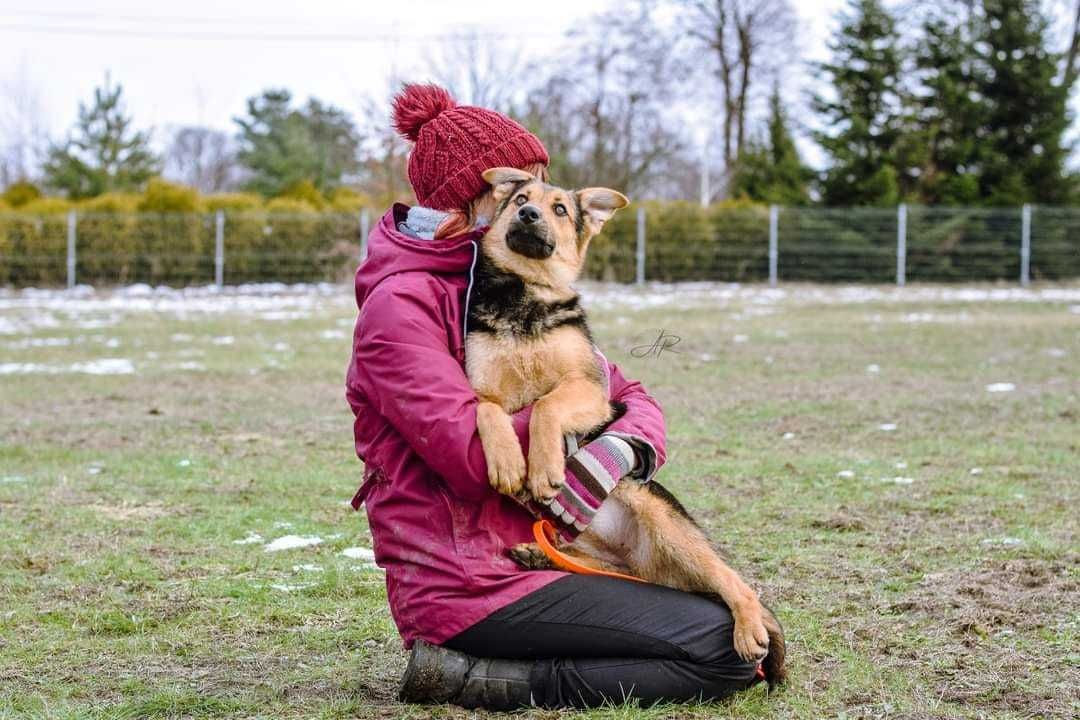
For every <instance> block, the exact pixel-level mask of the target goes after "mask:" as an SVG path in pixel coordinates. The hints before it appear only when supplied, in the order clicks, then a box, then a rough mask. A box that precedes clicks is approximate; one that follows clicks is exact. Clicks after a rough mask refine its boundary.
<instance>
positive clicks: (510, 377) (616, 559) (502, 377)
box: [465, 168, 784, 684]
mask: <svg viewBox="0 0 1080 720" xmlns="http://www.w3.org/2000/svg"><path fill="white" fill-rule="evenodd" d="M484 178H485V179H486V180H487V181H488V182H490V183H491V185H492V187H493V192H494V196H495V200H496V203H497V209H496V213H495V217H494V220H493V222H492V225H491V228H490V229H489V230H488V232H487V233H486V234H485V235H484V237H483V238H482V239H481V241H480V253H479V257H478V259H477V264H476V267H475V269H474V279H473V285H472V290H471V296H470V301H469V308H468V334H467V336H466V340H465V343H466V344H465V364H466V371H467V373H468V376H469V381H470V382H471V383H472V386H473V388H474V389H475V390H476V393H477V396H478V398H479V399H480V404H479V406H478V408H477V425H478V427H479V432H480V439H481V441H482V442H483V446H484V452H485V455H486V457H487V463H488V478H489V480H490V482H491V485H492V487H494V488H495V489H496V490H498V491H499V492H501V493H504V494H507V495H519V494H521V493H528V495H530V496H532V497H533V498H537V499H549V498H551V497H554V496H555V495H556V494H557V493H558V491H559V488H560V486H561V485H562V483H563V477H564V471H565V459H564V457H563V444H562V438H563V435H564V434H565V433H578V434H589V433H591V432H593V431H596V430H597V429H599V428H602V427H603V426H604V425H606V424H607V423H608V422H610V421H611V419H612V418H613V417H614V416H615V414H616V413H617V412H618V411H619V408H617V407H614V406H613V405H612V404H611V403H610V402H609V401H608V398H607V393H606V391H605V388H604V384H603V375H602V372H603V371H602V368H601V367H600V366H599V364H598V361H597V358H596V355H595V353H594V352H593V345H592V338H591V336H590V334H589V328H588V325H587V324H586V321H585V312H584V310H583V309H582V308H581V305H580V303H579V299H578V296H577V293H576V292H575V291H574V290H573V289H572V288H571V283H572V282H573V281H574V280H576V279H577V277H578V275H579V274H580V271H581V268H582V266H583V265H584V261H585V255H586V251H587V249H588V245H589V241H590V239H592V237H593V236H595V235H596V234H597V233H598V232H599V231H600V229H601V228H602V227H603V225H604V223H605V222H606V221H607V220H608V218H610V217H611V215H612V214H613V213H614V212H615V211H616V210H618V209H619V208H621V207H625V205H626V204H627V200H626V198H625V197H623V196H622V195H621V194H619V193H617V192H615V191H614V190H608V189H606V188H587V189H585V190H577V191H568V190H564V189H562V188H558V187H554V186H552V185H548V184H546V183H543V182H541V181H540V180H538V179H536V178H534V177H532V176H531V175H529V174H527V173H525V172H523V171H520V170H515V169H513V168H493V169H491V170H488V171H487V172H485V173H484ZM529 404H532V405H533V411H532V416H531V419H530V423H529V457H528V463H526V461H525V457H524V454H523V453H522V450H521V446H520V445H519V443H518V440H517V436H516V434H515V433H514V430H513V426H512V424H511V420H510V414H511V413H513V412H515V411H517V410H518V409H520V408H522V407H525V406H526V405H529ZM562 550H563V551H564V552H566V553H567V554H570V555H572V556H574V558H575V559H577V560H578V561H579V562H581V563H583V564H586V565H589V566H591V567H595V568H598V569H602V570H608V571H615V572H621V573H627V574H631V575H636V576H637V577H640V578H642V579H644V580H647V581H649V582H653V583H656V584H660V585H666V586H669V587H673V588H677V589H680V590H685V591H689V592H696V593H702V594H710V595H716V596H719V597H720V598H721V599H722V600H723V602H724V603H725V604H726V605H727V606H728V607H729V608H731V611H732V614H733V615H734V617H735V649H736V651H737V652H738V653H739V655H740V656H741V657H742V658H743V659H744V660H747V661H753V660H761V659H762V658H763V657H764V658H765V660H764V667H765V672H766V678H767V679H768V681H769V683H770V684H775V683H778V682H781V681H782V680H783V678H784V639H783V631H782V629H781V628H780V625H779V623H778V622H777V621H776V619H775V617H774V616H773V615H772V613H771V612H769V611H768V610H767V609H766V608H765V607H764V606H763V605H762V604H761V602H760V601H759V600H758V597H757V595H756V594H755V593H754V591H753V590H752V589H751V588H750V587H749V586H748V585H747V584H746V583H745V582H744V581H743V580H742V578H740V577H739V575H738V574H737V573H736V572H735V571H734V570H732V569H731V568H730V567H728V565H727V564H726V563H725V562H724V561H723V560H722V559H721V558H720V556H719V555H718V554H717V553H716V551H715V550H713V548H712V546H711V545H710V543H709V541H708V538H707V537H706V536H705V534H704V533H703V532H702V530H701V528H700V527H699V526H698V525H697V523H695V522H694V520H693V518H691V517H690V515H689V513H687V512H686V510H685V509H684V508H683V506H682V505H681V504H680V503H679V501H678V500H676V499H675V497H674V496H672V495H671V494H670V493H669V492H668V491H667V490H665V489H664V488H663V487H661V486H660V485H659V484H657V483H656V482H655V481H653V482H650V483H646V484H640V483H634V482H622V483H619V484H618V485H617V486H616V488H615V491H614V492H613V493H612V494H611V495H610V496H609V497H608V498H607V500H605V501H604V503H603V505H602V506H601V508H600V510H599V512H598V513H597V515H596V517H595V518H594V519H593V521H592V523H591V524H590V526H589V527H588V529H587V530H586V531H585V532H583V533H582V534H581V535H580V536H579V537H578V538H577V540H575V541H574V543H573V544H571V545H569V546H566V547H563V548H562ZM511 554H512V555H513V557H514V558H515V560H517V561H518V562H519V563H520V564H522V565H524V566H526V567H531V568H540V567H548V566H549V561H548V559H547V557H546V556H545V555H544V554H543V553H542V552H541V551H540V550H539V548H537V547H536V546H534V545H521V546H518V547H516V548H514V549H513V551H512V553H511Z"/></svg>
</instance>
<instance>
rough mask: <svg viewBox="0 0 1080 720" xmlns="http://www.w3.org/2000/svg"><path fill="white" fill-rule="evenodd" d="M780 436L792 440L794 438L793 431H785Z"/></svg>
mask: <svg viewBox="0 0 1080 720" xmlns="http://www.w3.org/2000/svg"><path fill="white" fill-rule="evenodd" d="M781 437H782V438H783V439H784V440H794V439H795V433H793V432H786V433H784V434H783V435H781Z"/></svg>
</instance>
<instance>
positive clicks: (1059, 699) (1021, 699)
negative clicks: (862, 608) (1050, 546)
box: [891, 556, 1080, 718]
mask: <svg viewBox="0 0 1080 720" xmlns="http://www.w3.org/2000/svg"><path fill="white" fill-rule="evenodd" d="M1078 560H1080V557H1076V556H1069V557H1066V558H1064V559H1062V560H1054V561H1050V560H1042V559H1035V558H1013V559H987V560H985V561H984V562H983V564H982V565H981V566H980V567H978V568H975V569H973V570H970V571H963V572H949V573H933V574H930V575H927V576H926V578H924V580H923V582H922V583H921V584H920V585H919V587H918V588H917V589H916V591H915V592H914V593H913V594H912V595H911V596H910V597H909V598H907V599H906V600H905V601H903V602H901V603H896V604H894V605H893V606H892V608H891V609H892V610H893V611H894V612H896V611H899V612H901V613H902V614H903V615H904V616H905V617H906V618H907V619H909V620H917V619H919V618H921V619H922V622H920V623H919V624H920V625H923V631H924V632H925V630H926V628H925V623H926V620H927V618H929V622H930V624H931V625H932V626H936V627H938V628H941V630H942V631H943V632H945V633H947V635H946V637H944V638H943V639H944V647H940V648H937V649H936V651H935V655H937V656H938V657H946V658H948V659H949V660H948V662H947V663H946V665H947V666H946V667H944V668H942V670H941V671H940V673H939V675H940V680H939V682H938V683H937V684H936V692H937V694H938V695H939V696H940V697H941V699H942V700H945V701H947V702H952V703H958V704H964V705H970V704H977V705H980V706H984V707H990V708H993V709H994V710H997V711H1000V712H1006V711H1008V712H1012V713H1019V714H1021V715H1024V716H1026V717H1061V718H1065V717H1074V715H1073V714H1072V711H1071V710H1070V707H1075V705H1074V703H1076V702H1077V701H1078V700H1080V696H1078V695H1077V693H1076V688H1077V687H1080V670H1078V669H1077V668H1076V667H1075V664H1072V665H1071V664H1070V662H1069V659H1068V657H1067V656H1068V653H1069V652H1070V651H1069V649H1067V648H1066V647H1064V646H1063V645H1054V644H1042V645H1041V647H1040V648H1039V651H1038V653H1034V652H1032V651H1031V650H1030V649H1029V647H1028V646H1027V645H1026V644H1024V643H1015V642H1014V638H1018V637H1030V636H1031V634H1032V633H1033V632H1036V633H1051V634H1055V635H1056V634H1058V633H1060V632H1061V629H1062V627H1063V626H1064V625H1065V624H1067V623H1068V622H1070V619H1069V614H1070V613H1073V612H1075V608H1076V607H1078V606H1080V581H1077V579H1076V578H1075V577H1072V576H1071V574H1070V567H1075V566H1076V563H1077V562H1078Z"/></svg>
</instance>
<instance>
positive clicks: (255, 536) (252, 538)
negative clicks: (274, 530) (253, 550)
mask: <svg viewBox="0 0 1080 720" xmlns="http://www.w3.org/2000/svg"><path fill="white" fill-rule="evenodd" d="M262 541H263V536H262V535H260V534H259V533H257V532H249V533H248V534H247V537H243V538H241V539H239V540H233V541H232V542H233V545H254V544H255V543H261V542H262Z"/></svg>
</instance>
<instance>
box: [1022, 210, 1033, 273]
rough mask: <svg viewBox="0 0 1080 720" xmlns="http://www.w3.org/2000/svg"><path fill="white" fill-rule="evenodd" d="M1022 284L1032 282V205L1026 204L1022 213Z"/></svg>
mask: <svg viewBox="0 0 1080 720" xmlns="http://www.w3.org/2000/svg"><path fill="white" fill-rule="evenodd" d="M1020 284H1021V285H1023V286H1024V287H1027V286H1028V285H1030V284H1031V206H1030V205H1028V204H1025V205H1024V209H1023V211H1022V212H1021V214H1020Z"/></svg>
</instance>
